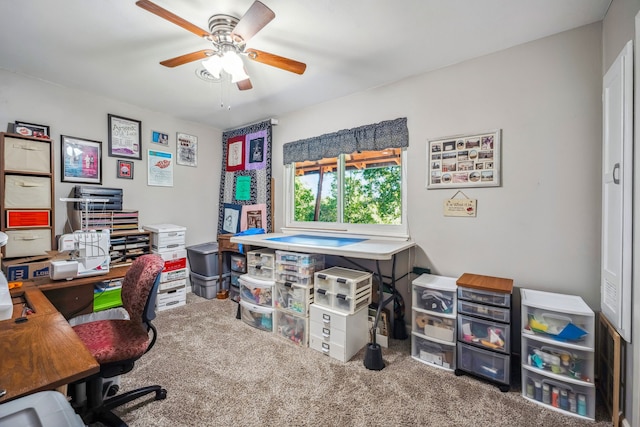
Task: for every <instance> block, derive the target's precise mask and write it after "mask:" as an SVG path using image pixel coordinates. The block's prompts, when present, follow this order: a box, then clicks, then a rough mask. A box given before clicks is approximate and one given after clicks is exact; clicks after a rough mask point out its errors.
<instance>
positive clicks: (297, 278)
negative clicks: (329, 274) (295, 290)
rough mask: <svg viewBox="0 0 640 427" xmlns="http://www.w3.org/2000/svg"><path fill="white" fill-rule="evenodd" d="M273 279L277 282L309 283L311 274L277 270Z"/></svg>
mask: <svg viewBox="0 0 640 427" xmlns="http://www.w3.org/2000/svg"><path fill="white" fill-rule="evenodd" d="M275 279H276V280H277V281H278V282H289V283H298V284H300V285H304V286H306V285H310V284H312V283H313V275H312V274H311V275H307V274H299V273H294V272H291V271H277V272H276V277H275Z"/></svg>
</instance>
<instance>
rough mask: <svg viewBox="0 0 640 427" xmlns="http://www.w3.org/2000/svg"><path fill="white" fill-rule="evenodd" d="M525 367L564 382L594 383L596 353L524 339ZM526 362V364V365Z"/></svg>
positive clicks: (525, 337) (530, 338)
mask: <svg viewBox="0 0 640 427" xmlns="http://www.w3.org/2000/svg"><path fill="white" fill-rule="evenodd" d="M522 348H523V351H524V357H523V366H524V367H525V368H526V369H529V370H532V371H539V372H540V373H542V372H544V373H546V374H547V375H550V376H552V377H554V378H556V379H559V380H562V381H573V382H580V381H584V382H587V383H593V382H594V381H595V378H591V376H590V374H589V373H590V372H594V353H593V351H585V350H579V349H574V348H567V347H564V346H562V345H558V344H549V343H547V342H540V341H538V340H536V339H535V338H534V337H527V336H526V335H525V336H523V337H522ZM525 361H526V363H525Z"/></svg>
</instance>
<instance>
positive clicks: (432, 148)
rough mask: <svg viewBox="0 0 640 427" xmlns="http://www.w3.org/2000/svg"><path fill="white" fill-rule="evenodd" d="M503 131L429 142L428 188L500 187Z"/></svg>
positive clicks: (454, 136) (444, 138) (456, 136)
mask: <svg viewBox="0 0 640 427" xmlns="http://www.w3.org/2000/svg"><path fill="white" fill-rule="evenodd" d="M500 142H501V141H500V129H497V130H490V131H486V132H478V133H472V134H463V135H453V136H447V137H443V138H436V139H430V140H428V143H427V164H428V168H427V188H428V189H430V190H431V189H434V188H463V187H497V186H500Z"/></svg>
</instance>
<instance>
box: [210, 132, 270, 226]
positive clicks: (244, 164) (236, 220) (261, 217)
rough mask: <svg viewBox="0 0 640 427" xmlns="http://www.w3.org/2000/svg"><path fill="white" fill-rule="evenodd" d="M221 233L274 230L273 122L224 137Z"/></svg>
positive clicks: (220, 211)
mask: <svg viewBox="0 0 640 427" xmlns="http://www.w3.org/2000/svg"><path fill="white" fill-rule="evenodd" d="M222 145H223V148H222V176H221V179H220V207H219V213H218V234H227V233H231V234H235V233H239V232H241V231H244V230H246V229H248V228H264V230H265V231H266V232H271V231H272V218H271V212H272V210H271V209H272V207H271V203H272V200H271V120H267V121H264V122H261V123H256V124H253V125H249V126H245V127H243V128H239V129H234V130H230V131H226V132H224V133H223V134H222Z"/></svg>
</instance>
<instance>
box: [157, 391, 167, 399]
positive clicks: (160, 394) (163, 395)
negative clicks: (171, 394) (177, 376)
mask: <svg viewBox="0 0 640 427" xmlns="http://www.w3.org/2000/svg"><path fill="white" fill-rule="evenodd" d="M166 398H167V390H166V389H164V388H161V389H160V390H158V391H156V400H163V399H166Z"/></svg>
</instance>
